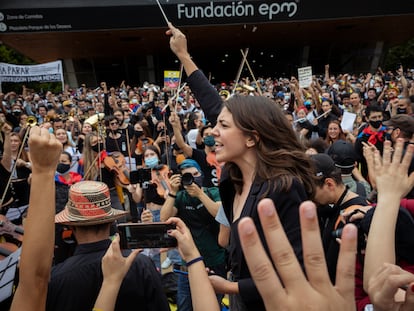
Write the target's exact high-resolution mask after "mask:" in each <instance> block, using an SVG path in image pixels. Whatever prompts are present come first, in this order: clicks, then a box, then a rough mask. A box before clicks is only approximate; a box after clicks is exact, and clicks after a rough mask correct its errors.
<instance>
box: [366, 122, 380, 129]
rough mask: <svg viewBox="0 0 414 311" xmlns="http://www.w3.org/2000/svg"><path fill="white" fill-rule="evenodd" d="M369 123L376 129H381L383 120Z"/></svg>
mask: <svg viewBox="0 0 414 311" xmlns="http://www.w3.org/2000/svg"><path fill="white" fill-rule="evenodd" d="M369 125H371V126H372V127H373V128H374V129H379V128H380V127H381V125H382V121H381V120H378V121H369Z"/></svg>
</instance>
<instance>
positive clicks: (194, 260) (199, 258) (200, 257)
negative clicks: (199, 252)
mask: <svg viewBox="0 0 414 311" xmlns="http://www.w3.org/2000/svg"><path fill="white" fill-rule="evenodd" d="M203 259H204V258H203V256H199V257H196V258H194V259H191V260H190V261H187V262H186V263H185V265H186V266H187V267H189V266H191V265H193V264H195V263H196V262H199V261H202V260H203Z"/></svg>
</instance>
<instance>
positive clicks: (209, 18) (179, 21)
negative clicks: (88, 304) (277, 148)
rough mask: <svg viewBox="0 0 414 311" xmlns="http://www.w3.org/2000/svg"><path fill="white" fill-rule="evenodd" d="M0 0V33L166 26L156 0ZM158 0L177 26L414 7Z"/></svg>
mask: <svg viewBox="0 0 414 311" xmlns="http://www.w3.org/2000/svg"><path fill="white" fill-rule="evenodd" d="M3 1H5V3H4V4H3V5H1V4H0V34H1V33H16V32H59V31H84V30H98V29H138V28H155V27H165V21H164V19H163V17H162V14H161V12H160V10H159V8H158V6H157V4H156V2H155V1H150V0H147V1H143V0H135V1H132V0H118V1H117V0H113V3H111V2H110V1H106V2H105V3H102V2H97V1H95V0H91V1H88V2H84V1H78V0H70V1H65V2H59V3H58V4H56V2H55V1H52V0H50V1H43V2H42V8H36V5H35V4H36V2H33V1H32V2H30V3H27V4H26V6H24V3H23V2H24V1H28V0H13V1H12V0H3ZM160 2H161V3H162V6H163V9H164V11H165V13H166V15H167V16H168V19H169V20H170V21H172V22H173V23H174V24H176V25H178V26H190V25H222V24H240V23H275V22H287V21H289V22H290V21H310V20H324V19H336V18H337V19H341V18H356V17H368V16H387V15H401V14H413V13H414V1H406V0H394V1H393V5H392V6H390V5H388V4H387V3H385V4H382V3H381V2H378V1H376V0H366V1H360V0H347V1H339V2H338V1H332V0H312V1H310V0H309V1H305V0H264V1H261V0H250V1H231V0H221V1H204V0H193V1H190V0H182V1H178V0H169V1H160ZM65 5H67V7H65ZM2 7H3V8H2Z"/></svg>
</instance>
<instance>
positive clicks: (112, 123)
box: [109, 122, 118, 125]
mask: <svg viewBox="0 0 414 311" xmlns="http://www.w3.org/2000/svg"><path fill="white" fill-rule="evenodd" d="M109 124H110V125H118V122H111V123H109Z"/></svg>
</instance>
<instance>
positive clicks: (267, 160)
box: [167, 24, 315, 311]
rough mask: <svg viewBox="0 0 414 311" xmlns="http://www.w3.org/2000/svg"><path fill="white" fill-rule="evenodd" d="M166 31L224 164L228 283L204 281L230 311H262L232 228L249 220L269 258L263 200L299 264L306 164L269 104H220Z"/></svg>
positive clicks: (257, 100)
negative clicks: (228, 299)
mask: <svg viewBox="0 0 414 311" xmlns="http://www.w3.org/2000/svg"><path fill="white" fill-rule="evenodd" d="M169 28H170V29H169V30H168V31H167V35H171V38H170V47H171V50H172V51H173V52H174V53H175V54H176V55H177V57H178V59H179V60H180V61H181V63H182V64H183V67H184V70H185V71H186V74H187V76H188V79H187V82H188V84H189V86H190V88H191V89H192V90H193V92H194V95H195V97H196V98H197V100H198V102H199V103H200V106H201V107H202V109H203V111H204V113H205V115H206V118H207V119H208V120H211V121H212V122H214V121H215V120H217V124H216V125H215V127H214V128H213V130H212V131H211V134H212V135H213V137H214V140H215V150H216V158H217V161H219V162H221V163H225V165H224V168H223V172H222V175H221V179H220V184H219V188H220V196H221V199H222V204H223V208H224V211H225V214H226V216H227V218H228V219H229V222H230V230H231V235H230V239H231V240H230V245H229V262H230V268H231V274H232V281H229V280H226V279H224V278H221V277H218V276H210V281H211V282H212V284H213V286H214V288H215V291H216V292H217V293H226V294H231V302H230V305H231V308H232V310H255V311H256V310H265V306H264V304H263V301H262V299H261V297H260V295H259V293H258V291H257V288H256V286H255V283H254V281H253V279H252V278H251V275H250V271H249V269H248V266H247V264H246V260H245V258H244V256H243V252H242V249H241V244H240V238H239V233H238V231H237V225H238V223H239V221H240V219H242V218H243V217H251V218H252V219H253V221H254V223H255V224H256V227H257V229H258V233H259V236H260V238H261V242H262V243H263V244H264V245H265V249H266V251H267V253H268V256H270V254H269V248H268V246H267V244H266V241H265V238H264V232H263V231H264V230H263V228H262V226H261V224H260V221H259V217H258V213H257V206H258V204H259V202H260V201H261V200H262V199H264V198H270V199H272V201H273V202H274V204H275V206H276V210H277V213H278V215H279V217H280V221H281V223H282V224H283V227H284V229H285V231H286V233H287V238H288V240H289V242H290V244H291V246H292V247H293V249H294V252H295V255H296V257H297V258H298V260H299V262H300V263H303V255H302V245H301V233H300V232H301V230H300V224H299V205H300V204H301V203H302V202H303V201H305V200H307V199H308V198H309V197H311V194H312V193H313V192H314V178H315V177H314V176H313V174H312V171H313V166H312V163H311V161H310V158H309V157H308V155H306V154H305V152H304V148H303V146H302V145H301V144H300V143H299V141H298V139H297V138H296V135H295V133H294V132H293V129H292V127H291V125H290V124H289V123H288V121H287V119H286V117H285V116H284V115H283V112H282V110H281V109H280V108H279V107H277V105H275V104H274V102H272V101H271V100H270V99H268V98H266V97H261V96H260V97H259V96H237V95H236V96H233V97H231V98H230V99H228V100H226V101H224V103H223V102H222V100H221V98H220V97H219V96H218V94H214V92H216V91H215V90H214V89H213V88H211V85H210V83H209V82H208V80H207V78H206V77H205V76H204V74H203V73H202V72H201V71H200V70H199V69H198V67H197V66H196V64H195V63H194V62H193V60H192V59H191V57H190V54H189V53H188V51H187V41H186V38H185V35H184V34H183V33H182V32H181V31H180V30H179V29H176V28H175V27H173V26H172V25H171V24H169ZM216 93H217V92H216ZM216 95H217V96H218V100H217V96H216ZM217 116H218V117H217ZM213 120H214V121H213ZM214 123H215V122H214Z"/></svg>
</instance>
